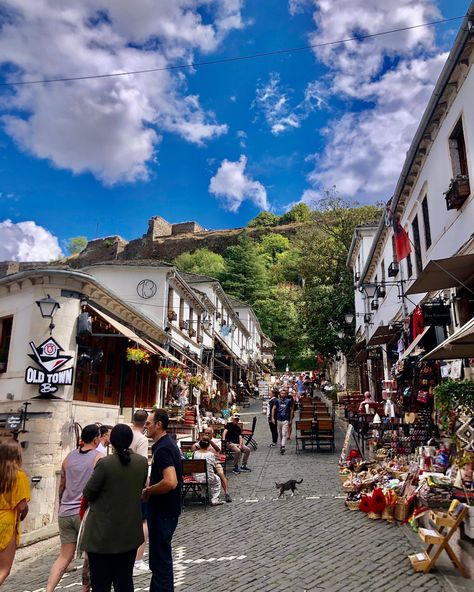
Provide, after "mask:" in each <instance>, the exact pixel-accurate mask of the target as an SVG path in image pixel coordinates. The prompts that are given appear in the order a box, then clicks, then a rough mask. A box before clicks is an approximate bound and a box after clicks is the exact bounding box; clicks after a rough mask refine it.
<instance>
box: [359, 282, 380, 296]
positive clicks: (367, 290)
mask: <svg viewBox="0 0 474 592" xmlns="http://www.w3.org/2000/svg"><path fill="white" fill-rule="evenodd" d="M378 287H379V286H378V284H372V283H367V284H362V285H361V286H360V288H359V290H360V291H361V292H364V294H365V295H366V297H367V299H368V300H372V298H373V297H374V296H375V294H376V293H377V290H378Z"/></svg>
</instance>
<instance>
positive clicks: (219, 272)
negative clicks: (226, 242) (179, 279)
mask: <svg viewBox="0 0 474 592" xmlns="http://www.w3.org/2000/svg"><path fill="white" fill-rule="evenodd" d="M173 263H174V264H175V265H176V267H177V268H178V269H181V270H182V271H188V272H189V273H197V274H200V275H207V276H211V277H214V278H216V279H218V280H220V279H221V277H222V276H223V275H224V274H225V271H226V264H225V261H224V258H223V257H222V255H219V254H218V253H214V252H213V251H210V250H209V249H197V251H194V253H181V255H178V257H176V259H175V260H174V262H173Z"/></svg>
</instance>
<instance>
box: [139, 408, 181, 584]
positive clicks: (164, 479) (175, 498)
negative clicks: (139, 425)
mask: <svg viewBox="0 0 474 592" xmlns="http://www.w3.org/2000/svg"><path fill="white" fill-rule="evenodd" d="M167 427H168V414H167V413H166V411H165V410H164V409H155V411H153V412H152V413H150V415H149V416H148V419H147V421H146V423H145V428H146V430H147V433H148V436H149V437H151V438H153V440H154V444H153V446H152V451H153V460H152V464H151V473H150V485H149V486H148V487H145V489H144V490H143V500H144V501H147V502H148V532H149V559H150V569H151V572H152V577H151V582H150V592H173V591H174V584H173V557H172V554H171V540H172V538H173V534H174V531H175V530H176V526H177V525H178V517H179V515H180V514H181V483H182V465H181V454H180V452H179V449H178V447H177V445H176V442H175V441H174V440H172V439H171V438H170V436H169V435H168V434H167V433H166V429H167Z"/></svg>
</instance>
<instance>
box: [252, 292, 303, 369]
mask: <svg viewBox="0 0 474 592" xmlns="http://www.w3.org/2000/svg"><path fill="white" fill-rule="evenodd" d="M254 307H255V311H256V313H257V316H258V319H259V321H260V324H261V326H262V329H263V331H264V332H265V333H266V334H267V335H269V336H270V338H271V339H272V340H273V341H274V342H275V345H276V356H275V365H276V367H277V370H284V369H285V367H286V364H288V365H289V366H290V368H292V369H293V370H303V369H305V368H308V367H310V365H309V364H308V362H309V352H308V349H307V345H306V343H307V342H306V339H305V330H304V327H303V326H302V322H301V310H300V308H301V289H300V288H299V287H298V286H295V285H293V284H283V285H280V286H276V287H274V288H273V289H271V291H270V292H269V293H268V294H267V297H266V298H265V299H263V300H259V301H257V302H255V304H254Z"/></svg>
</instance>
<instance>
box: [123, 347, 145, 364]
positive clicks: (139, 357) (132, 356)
mask: <svg viewBox="0 0 474 592" xmlns="http://www.w3.org/2000/svg"><path fill="white" fill-rule="evenodd" d="M127 360H128V361H129V362H134V363H135V364H149V363H150V354H149V353H148V352H147V351H145V350H144V349H140V348H139V347H127Z"/></svg>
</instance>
